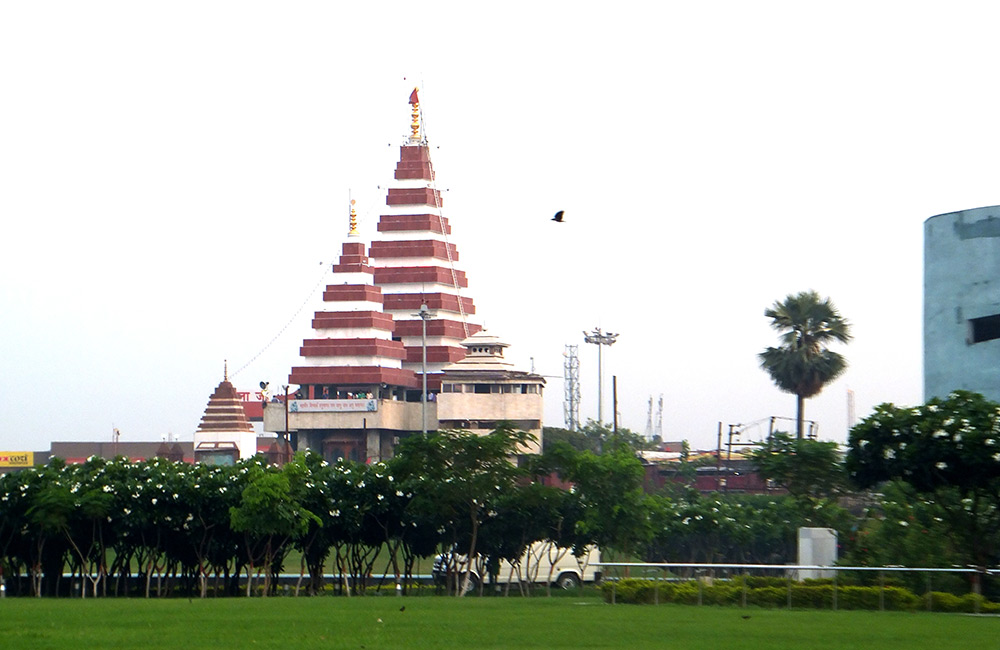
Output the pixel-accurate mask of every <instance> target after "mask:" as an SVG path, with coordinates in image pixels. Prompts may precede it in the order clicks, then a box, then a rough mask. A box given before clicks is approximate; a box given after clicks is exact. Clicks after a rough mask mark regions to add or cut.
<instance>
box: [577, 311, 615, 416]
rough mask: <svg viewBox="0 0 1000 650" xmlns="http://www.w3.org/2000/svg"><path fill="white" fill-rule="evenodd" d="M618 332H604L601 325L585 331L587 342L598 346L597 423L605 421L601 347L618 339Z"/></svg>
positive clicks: (584, 337)
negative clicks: (591, 330)
mask: <svg viewBox="0 0 1000 650" xmlns="http://www.w3.org/2000/svg"><path fill="white" fill-rule="evenodd" d="M618 336H619V335H618V334H616V333H613V332H602V331H601V328H600V327H595V328H594V331H593V332H584V333H583V340H584V341H585V342H586V343H593V344H594V345H596V346H597V423H598V424H602V423H603V422H604V369H603V368H602V367H601V348H603V347H604V346H605V345H607V346H611V345H614V344H615V341H617V340H618Z"/></svg>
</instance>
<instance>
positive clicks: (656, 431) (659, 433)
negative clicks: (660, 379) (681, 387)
mask: <svg viewBox="0 0 1000 650" xmlns="http://www.w3.org/2000/svg"><path fill="white" fill-rule="evenodd" d="M649 401H650V404H652V401H653V398H652V397H650V398H649ZM653 437H654V438H659V439H660V442H663V395H662V394H660V401H659V402H657V405H656V424H655V425H654V426H653Z"/></svg>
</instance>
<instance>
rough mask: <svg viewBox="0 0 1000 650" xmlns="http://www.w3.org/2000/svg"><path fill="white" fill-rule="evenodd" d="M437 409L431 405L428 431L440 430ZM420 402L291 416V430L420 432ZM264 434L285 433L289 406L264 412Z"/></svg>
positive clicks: (388, 402) (382, 403)
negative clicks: (370, 408) (371, 408)
mask: <svg viewBox="0 0 1000 650" xmlns="http://www.w3.org/2000/svg"><path fill="white" fill-rule="evenodd" d="M437 426H438V420H437V405H436V404H435V403H434V402H428V403H427V429H428V431H433V430H435V429H437ZM420 428H421V427H420V402H398V401H393V400H379V402H378V410H377V411H358V412H354V413H289V414H288V429H289V430H290V431H297V430H299V429H354V430H357V431H362V430H364V429H389V430H393V431H420ZM264 430H265V431H284V430H285V406H284V404H279V403H276V402H271V403H269V404H268V405H267V408H265V409H264Z"/></svg>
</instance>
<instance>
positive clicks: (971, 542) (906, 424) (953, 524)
mask: <svg viewBox="0 0 1000 650" xmlns="http://www.w3.org/2000/svg"><path fill="white" fill-rule="evenodd" d="M848 445H849V451H848V454H847V470H848V474H849V476H850V478H851V480H852V481H854V482H855V483H856V484H857V485H858V486H859V487H861V488H870V487H874V486H877V485H879V484H881V483H883V482H885V481H890V480H900V481H903V482H905V483H907V484H909V485H910V486H912V487H913V489H914V490H915V491H916V492H917V493H919V494H921V495H922V496H924V497H925V498H927V499H928V505H932V506H934V507H936V508H937V509H938V511H939V512H940V516H941V517H942V518H943V519H944V521H945V522H946V523H947V524H948V526H949V528H950V530H951V534H952V535H953V537H954V539H956V541H958V542H959V543H960V545H961V546H962V548H964V549H965V554H966V556H967V561H971V562H974V563H975V564H977V565H979V566H985V565H988V564H992V563H994V562H996V561H997V560H998V558H1000V546H998V543H997V542H998V541H1000V404H996V403H994V402H991V401H989V400H987V399H985V398H984V397H983V396H982V395H979V394H977V393H970V392H967V391H956V392H954V393H951V394H950V395H948V397H947V398H946V399H939V398H935V399H932V400H931V401H929V402H928V403H927V404H925V405H924V406H918V407H915V408H900V407H896V406H893V405H892V404H882V405H880V406H878V407H877V408H876V409H875V413H874V414H872V415H871V416H869V417H868V418H866V419H865V420H864V421H863V422H861V424H859V425H857V426H856V427H854V429H853V430H852V431H851V435H850V440H849V442H848Z"/></svg>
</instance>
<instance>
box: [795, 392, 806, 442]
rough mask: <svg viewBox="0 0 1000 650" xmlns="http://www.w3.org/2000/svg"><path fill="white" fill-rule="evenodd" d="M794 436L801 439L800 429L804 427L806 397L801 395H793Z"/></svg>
mask: <svg viewBox="0 0 1000 650" xmlns="http://www.w3.org/2000/svg"><path fill="white" fill-rule="evenodd" d="M795 406H796V415H795V437H796V438H798V439H799V440H802V430H803V429H804V428H805V427H804V426H803V425H804V424H805V411H806V398H805V397H803V396H802V395H796V396H795Z"/></svg>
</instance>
